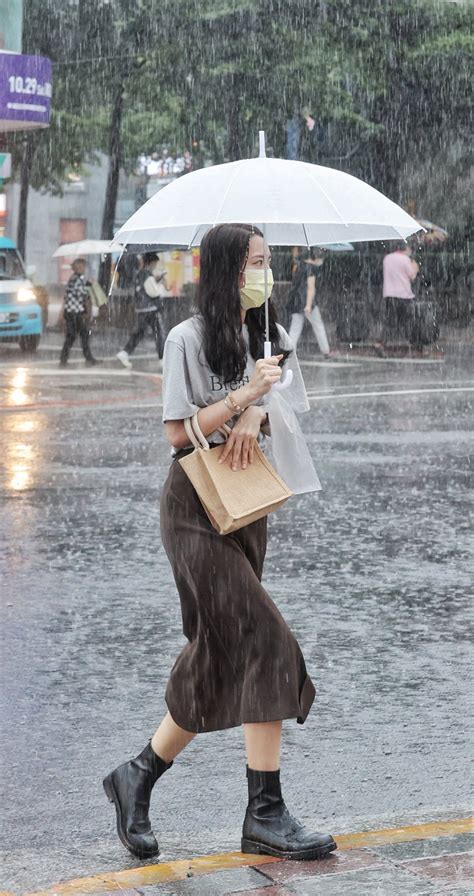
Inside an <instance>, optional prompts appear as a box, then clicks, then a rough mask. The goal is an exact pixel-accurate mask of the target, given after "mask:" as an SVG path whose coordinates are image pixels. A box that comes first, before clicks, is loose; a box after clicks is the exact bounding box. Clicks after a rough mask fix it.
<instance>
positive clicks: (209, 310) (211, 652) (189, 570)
mask: <svg viewBox="0 0 474 896" xmlns="http://www.w3.org/2000/svg"><path fill="white" fill-rule="evenodd" d="M269 265H270V253H269V249H268V246H267V245H266V244H265V243H264V240H263V235H262V233H261V231H259V230H258V229H257V228H255V227H251V226H250V225H245V224H221V225H219V226H217V227H213V228H212V229H211V230H209V231H208V233H207V234H206V236H205V237H204V239H203V241H202V243H201V271H200V280H199V287H198V296H197V304H198V309H199V313H198V314H197V315H195V316H194V317H191V318H190V319H189V320H186V321H183V322H182V323H181V324H179V325H178V326H177V327H174V328H173V329H172V330H171V332H170V333H169V335H168V338H167V340H166V346H165V355H164V381H163V420H164V426H165V433H166V436H167V438H168V441H169V442H170V443H171V445H172V448H173V454H174V457H173V460H172V463H171V468H170V472H169V475H168V479H167V481H166V483H165V485H164V488H163V492H162V498H161V507H160V516H161V536H162V540H163V545H164V548H165V550H166V553H167V555H168V559H169V561H170V563H171V566H172V569H173V573H174V577H175V581H176V585H177V588H178V591H179V596H180V602H181V611H182V617H183V631H184V634H185V636H186V638H187V644H186V646H185V647H184V649H183V650H182V652H181V653H180V655H179V656H178V658H177V660H176V662H175V663H174V665H173V668H172V670H171V674H170V679H169V683H168V687H167V689H166V703H167V706H168V710H169V711H168V713H167V714H166V716H165V717H164V719H163V721H162V723H161V725H160V727H159V728H158V730H157V731H156V732H155V734H154V736H153V738H152V739H151V741H150V742H149V743H148V745H147V746H146V747H145V748H144V750H143V751H142V752H141V753H140V754H139V755H138V756H137V757H136V758H135V759H132V760H130V761H129V762H126V763H124V764H123V765H120V766H119V767H118V768H116V769H115V770H114V771H112V772H111V774H109V775H108V776H107V777H106V778H105V780H104V788H105V791H106V794H107V796H108V797H109V799H110V800H111V801H112V802H114V803H115V808H116V812H117V828H118V833H119V837H120V839H121V841H122V843H123V844H124V845H125V846H126V847H127V848H128V849H129V850H130V852H132V853H133V854H134V855H137V856H139V857H140V858H145V857H149V856H153V855H156V854H157V853H158V844H157V842H156V839H155V836H154V834H153V832H152V829H151V824H150V819H149V816H148V810H149V805H150V796H151V791H152V788H153V786H154V784H155V782H156V781H157V780H158V778H160V777H161V776H162V775H163V774H164V773H165V772H166V771H167V770H168V769H169V768H170V767H171V765H172V764H173V761H174V759H175V758H176V756H177V755H178V754H179V753H180V752H181V751H182V750H183V749H184V748H185V747H186V745H187V744H189V743H190V741H191V740H192V739H193V738H194V736H195V735H196V734H198V733H201V732H210V731H218V730H222V729H224V728H232V727H236V726H240V725H243V726H244V736H245V745H246V752H247V763H248V765H247V784H248V795H249V800H248V806H247V812H246V815H245V820H244V826H243V832H242V843H241V846H242V850H243V851H244V852H249V853H254V854H258V853H265V854H269V855H273V856H283V857H285V858H290V859H316V858H320V857H322V856H324V855H326V854H327V853H329V852H331V851H332V850H333V849H335V848H336V844H335V842H334V840H333V838H332V837H331V836H330V835H329V834H321V833H314V832H312V831H310V830H308V829H307V828H305V827H304V826H303V825H302V824H301V823H300V822H298V821H297V820H296V819H295V818H293V817H292V816H291V815H290V813H289V811H288V809H287V808H286V805H285V803H284V800H283V796H282V793H281V786H280V748H281V731H282V720H283V719H295V718H296V719H297V720H298V722H300V723H303V722H304V721H305V719H306V717H307V715H308V712H309V710H310V708H311V705H312V703H313V700H314V695H315V691H314V686H313V683H312V681H311V679H310V678H309V676H308V674H307V671H306V666H305V662H304V658H303V655H302V653H301V650H300V647H299V644H298V642H297V640H296V638H295V637H294V635H293V634H292V633H291V631H290V629H289V628H288V626H287V624H286V622H285V621H284V619H283V617H282V616H281V614H280V613H279V611H278V609H277V608H276V606H275V604H274V603H273V601H272V600H271V598H270V596H269V594H268V593H267V592H266V591H265V589H264V588H263V586H262V584H261V577H262V570H263V563H264V558H265V551H266V543H267V520H266V517H263V518H262V519H260V520H257V521H256V522H254V523H252V524H250V525H247V526H245V527H243V528H241V529H238V530H237V531H235V532H233V533H232V534H231V535H219V533H218V532H217V531H216V529H214V527H213V526H212V524H211V522H210V521H209V519H208V517H207V515H206V513H205V511H204V510H203V507H202V504H201V502H200V501H199V498H198V496H197V493H196V491H195V490H194V488H193V486H192V485H191V482H190V480H189V479H188V477H187V476H186V473H185V472H184V470H183V468H182V466H181V465H180V463H179V462H178V461H179V459H180V458H181V457H183V456H184V455H185V454H187V453H189V451H190V450H193V449H192V447H191V446H190V445H189V439H188V436H187V434H186V430H185V426H184V420H185V419H188V418H190V417H192V416H193V415H194V414H196V413H197V417H198V423H199V427H200V429H201V431H202V432H203V434H204V435H205V436H206V438H207V439H208V440H209V442H210V444H211V445H218V444H221V445H222V444H223V443H224V442H225V438H224V436H223V435H222V434H221V432H220V431H219V430H220V427H222V426H223V425H224V424H228V425H229V426H230V427H231V434H230V435H229V438H228V439H227V441H226V442H225V446H224V447H223V450H222V454H221V458H220V459H221V462H223V463H229V464H230V465H231V467H232V469H234V470H236V469H240V468H242V469H245V467H246V466H247V465H248V464H250V463H252V455H253V446H254V444H255V440H257V439H258V440H262V438H263V436H262V428H265V427H266V425H267V414H266V407H265V404H264V396H265V395H266V394H267V393H268V392H269V391H270V389H271V387H272V385H273V384H274V383H277V382H278V380H279V379H280V376H281V366H280V365H282V364H283V363H284V362H285V360H286V359H287V357H288V355H290V354H291V350H290V349H291V346H290V342H289V338H288V334H287V333H286V332H285V330H284V329H283V327H280V326H279V325H277V323H276V318H275V315H274V311H273V308H272V305H271V303H270V305H269V320H270V339H271V343H272V357H271V358H268V359H265V360H264V358H263V354H264V351H263V348H264V340H265V314H264V307H263V306H264V304H265V299H266V298H267V297H268V291H266V287H268V286H270V291H271V287H272V284H273V277H272V271H271V269H270V267H269ZM265 268H267V272H266V275H265V270H264V269H265ZM289 363H291V365H292V370H293V377H294V380H298V383H299V386H300V387H301V389H303V390H304V384H303V380H302V377H301V372H300V369H299V366H298V363H297V361H296V357H294V358H293V359H291V361H290V362H289ZM190 811H192V807H190Z"/></svg>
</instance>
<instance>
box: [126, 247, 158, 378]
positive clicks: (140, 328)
mask: <svg viewBox="0 0 474 896" xmlns="http://www.w3.org/2000/svg"><path fill="white" fill-rule="evenodd" d="M159 260H160V256H159V255H158V254H157V253H156V252H145V253H144V255H143V268H142V269H141V270H139V271H138V272H137V273H136V275H135V316H136V324H135V329H134V330H133V332H132V334H131V336H130V338H129V340H128V342H127V344H126V345H125V347H124V348H123V349H121V350H120V351H119V352H117V358H118V360H119V361H120V362H121V364H123V366H124V367H131V366H132V363H131V361H130V355H132V354H133V352H134V351H135V349H136V347H137V345H138V343H139V342H141V340H142V339H143V337H144V335H145V333H146V330H147V327H151V329H152V331H153V336H154V339H155V345H156V353H157V355H158V357H159V358H161V357H163V347H164V327H163V313H162V312H163V298H162V297H163V295H164V293H165V291H166V274H165V272H164V271H163V270H162V268H161V266H160V264H159Z"/></svg>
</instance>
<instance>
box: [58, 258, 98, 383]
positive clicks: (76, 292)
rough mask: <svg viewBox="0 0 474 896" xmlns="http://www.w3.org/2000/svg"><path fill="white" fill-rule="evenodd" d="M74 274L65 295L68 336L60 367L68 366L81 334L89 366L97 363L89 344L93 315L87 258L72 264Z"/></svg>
mask: <svg viewBox="0 0 474 896" xmlns="http://www.w3.org/2000/svg"><path fill="white" fill-rule="evenodd" d="M71 267H72V274H71V276H70V278H69V280H68V283H67V286H66V294H65V296H64V312H63V313H64V323H65V326H66V338H65V340H64V345H63V347H62V351H61V359H60V361H59V366H60V367H66V364H67V362H68V358H69V352H70V350H71V348H72V346H73V345H74V342H75V341H76V338H77V337H78V336H79V338H80V340H81V345H82V352H83V355H84V358H85V359H86V365H87V366H88V367H91V366H93V365H94V364H97V363H98V362H97V360H96V359H95V358H94V357H93V355H92V352H91V350H90V346H89V338H90V322H91V316H92V307H91V298H90V291H89V289H90V286H91V285H92V284H91V281H90V280H87V279H86V276H85V274H86V268H87V263H86V260H85V258H76V260H75V261H73V263H72V265H71Z"/></svg>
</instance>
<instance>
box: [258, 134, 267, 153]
mask: <svg viewBox="0 0 474 896" xmlns="http://www.w3.org/2000/svg"><path fill="white" fill-rule="evenodd" d="M258 143H259V152H258V157H259V159H265V158H266V156H267V154H266V152H265V131H259V132H258Z"/></svg>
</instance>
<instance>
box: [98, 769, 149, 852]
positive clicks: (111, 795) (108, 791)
mask: <svg viewBox="0 0 474 896" xmlns="http://www.w3.org/2000/svg"><path fill="white" fill-rule="evenodd" d="M102 785H103V788H104V790H105V795H106V797H107V799H108V800H109V802H111V803H114V805H115V812H116V816H117V834H118V835H119V838H120V840H121V842H122V843H123V845H124V846H125V848H126V849H128V851H129V852H131V853H132V855H133V856H136V858H137V859H151V858H152V856H159V854H160V850H159V849H156V850H154V852H150V851H146V850H143V849H137V848H136V847H135V846H133V845H132V844H131V843H129V842H128V840H127V838H126V836H125V834H124V833H123V831H122V810H121V808H120V801H119V798H118V796H117V793H116V791H115V787H114V783H113V781H112V775H107V777H106V778H104V780H103V781H102Z"/></svg>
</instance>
